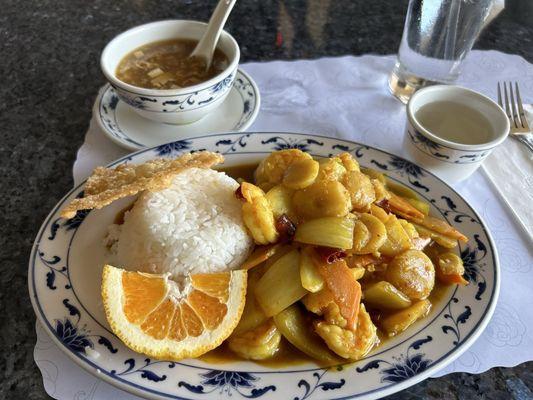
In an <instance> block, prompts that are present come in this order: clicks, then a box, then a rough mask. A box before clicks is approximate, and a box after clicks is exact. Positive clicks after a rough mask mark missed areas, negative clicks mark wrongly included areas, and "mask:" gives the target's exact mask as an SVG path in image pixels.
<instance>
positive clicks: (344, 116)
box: [34, 51, 533, 400]
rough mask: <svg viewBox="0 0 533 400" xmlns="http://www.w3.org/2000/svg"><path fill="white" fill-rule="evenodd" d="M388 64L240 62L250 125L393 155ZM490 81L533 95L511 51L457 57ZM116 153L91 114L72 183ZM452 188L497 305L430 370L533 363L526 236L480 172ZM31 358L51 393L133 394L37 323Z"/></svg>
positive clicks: (401, 115) (531, 79) (530, 257)
mask: <svg viewBox="0 0 533 400" xmlns="http://www.w3.org/2000/svg"><path fill="white" fill-rule="evenodd" d="M393 64H394V57H393V56H373V55H367V56H362V57H341V58H324V59H319V60H312V61H305V60H302V61H294V62H282V61H274V62H268V63H250V64H245V65H243V66H242V67H243V69H244V70H245V71H246V72H248V73H250V74H251V76H252V77H253V78H254V79H255V80H256V82H257V83H258V85H259V88H260V91H261V96H262V106H261V111H260V113H259V116H258V118H257V120H256V121H255V123H254V124H253V125H252V126H251V128H250V129H249V130H250V131H296V132H311V133H319V134H326V135H331V136H335V137H339V138H347V139H353V140H356V141H359V142H362V143H366V144H369V145H374V146H377V147H380V148H383V149H385V150H388V151H391V152H393V153H397V154H399V155H402V154H404V153H403V151H402V147H401V143H402V137H403V129H404V123H405V112H404V106H403V105H402V104H401V103H400V102H398V101H397V100H395V99H394V98H393V97H392V96H391V95H390V94H389V92H388V89H387V76H388V73H389V72H390V70H391V69H392V66H393ZM498 80H500V81H501V80H507V81H509V80H511V81H515V80H516V81H519V82H520V86H521V91H522V98H523V100H524V102H528V103H531V102H533V65H531V64H529V63H527V62H526V61H525V60H524V59H522V58H521V57H518V56H512V55H507V54H503V53H499V52H495V51H473V52H472V53H471V54H470V55H469V56H468V57H467V59H466V60H465V63H464V69H463V73H462V75H461V78H460V80H459V82H458V84H460V85H462V86H466V87H469V88H471V89H474V90H477V91H479V92H481V93H484V94H486V95H488V96H490V97H493V98H494V97H495V96H496V82H497V81H498ZM125 153H126V150H123V149H121V148H120V147H118V146H116V145H115V144H113V143H112V142H111V141H109V140H108V139H107V138H106V137H105V136H104V135H103V133H102V132H100V131H99V129H98V127H97V125H96V124H95V123H94V121H92V122H91V126H90V128H89V131H88V132H87V136H86V138H85V143H84V144H83V146H82V147H81V148H80V150H79V152H78V158H77V160H76V162H75V164H74V168H73V174H74V180H75V182H76V183H78V182H80V180H82V179H83V178H85V177H86V176H87V175H89V174H90V172H91V170H92V169H93V168H94V167H95V166H97V165H105V164H107V163H108V162H110V161H112V160H113V159H115V158H118V157H120V156H122V155H124V154H125ZM510 173H511V172H510ZM531 186H533V185H532V184H530V187H531ZM456 189H457V190H458V191H459V192H460V193H461V194H462V195H463V196H464V197H465V198H466V199H467V200H468V201H469V202H470V203H471V204H472V206H473V207H474V208H475V209H476V210H477V211H478V212H479V213H480V214H481V215H482V217H483V218H484V219H485V221H486V222H487V224H488V226H489V228H490V230H491V232H492V234H493V237H494V239H495V242H496V245H497V248H498V252H499V255H500V260H501V268H502V286H501V295H500V301H499V303H498V306H497V308H496V312H495V314H494V317H493V318H492V320H491V322H490V324H489V325H488V327H487V329H486V330H485V332H484V333H483V334H482V336H481V337H480V338H479V339H478V341H477V342H476V343H475V344H474V345H473V346H472V347H471V348H470V350H468V351H467V352H466V353H465V354H464V355H462V356H461V357H460V358H459V359H458V360H456V361H455V362H454V363H452V364H451V365H450V366H449V367H448V368H446V369H445V370H443V371H441V372H440V373H439V374H438V375H439V376H440V375H444V374H447V373H451V372H457V371H466V372H472V373H479V372H483V371H485V370H487V369H489V368H492V367H495V366H514V365H516V364H519V363H522V362H525V361H529V360H533V329H532V328H530V327H531V326H533V290H532V288H531V286H532V283H533V250H532V248H531V243H530V242H529V241H528V238H527V236H525V235H524V233H523V231H522V230H521V228H520V227H519V226H518V224H517V223H516V222H515V220H514V219H513V216H512V214H511V212H510V210H509V209H508V208H507V206H506V205H505V203H504V202H503V201H502V200H501V199H500V197H499V195H498V194H497V192H496V190H495V189H494V187H493V186H492V185H491V184H490V182H489V181H488V179H487V177H486V176H485V175H484V173H483V172H482V171H481V170H478V171H477V172H476V173H475V174H474V175H473V176H472V177H471V178H470V179H469V180H468V181H467V182H463V183H461V184H458V185H456ZM532 190H533V189H532ZM34 355H35V360H36V363H37V365H38V366H39V368H40V369H41V372H42V374H43V380H44V386H45V389H46V391H47V392H48V393H49V394H50V395H51V396H52V397H55V398H57V399H61V400H63V399H93V400H101V399H102V400H103V399H111V398H112V399H115V400H126V399H134V398H136V397H134V396H132V395H129V394H127V393H125V392H122V391H120V390H118V389H115V388H113V387H112V386H110V385H108V384H106V383H104V382H103V381H100V380H99V379H98V378H96V377H94V376H92V375H90V374H88V373H86V372H85V371H84V370H82V369H81V368H80V367H78V366H76V365H75V364H74V363H73V362H72V361H70V359H69V358H68V357H67V356H66V355H64V354H63V353H62V352H61V351H60V350H59V349H58V348H57V347H56V346H55V345H54V344H53V343H52V342H51V340H50V339H49V337H48V336H47V334H46V333H45V332H44V331H43V330H42V328H41V327H40V326H39V324H37V343H36V346H35V354H34Z"/></svg>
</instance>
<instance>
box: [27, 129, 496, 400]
mask: <svg viewBox="0 0 533 400" xmlns="http://www.w3.org/2000/svg"><path fill="white" fill-rule="evenodd" d="M285 148H299V149H301V150H303V151H307V152H309V153H311V154H313V155H315V156H319V157H326V156H329V155H330V154H333V153H337V152H340V151H348V152H350V153H352V154H353V155H354V156H355V157H356V158H357V159H358V160H359V162H360V163H361V164H362V165H364V166H369V167H373V168H377V169H379V170H381V171H385V172H386V173H387V174H388V175H389V176H390V177H391V178H393V179H395V180H396V181H398V182H400V183H402V184H405V185H407V186H409V187H410V188H412V189H413V190H416V191H417V192H418V194H419V195H421V196H422V197H423V198H425V199H426V200H427V201H428V202H430V204H431V205H432V209H433V211H434V212H435V213H439V214H440V215H442V216H443V218H445V219H447V220H448V221H449V222H450V223H451V224H453V225H454V226H458V227H459V228H460V229H461V230H463V231H465V233H466V234H467V235H469V236H470V237H471V238H472V243H469V244H468V245H467V246H462V247H461V248H460V256H461V258H462V259H463V262H464V264H465V269H466V276H467V279H468V280H469V282H470V285H468V286H467V287H466V288H454V289H451V290H450V291H449V293H447V296H446V297H445V301H444V302H443V304H442V305H441V304H439V307H438V310H436V311H435V312H433V313H432V314H431V316H430V317H428V319H427V320H424V321H422V322H423V323H422V324H419V325H417V327H416V329H414V328H413V330H412V331H411V330H409V331H407V332H405V334H402V335H399V337H398V338H397V340H396V339H395V341H393V342H392V343H391V344H390V345H389V344H385V345H384V348H378V349H377V350H376V351H375V352H373V353H371V354H370V355H369V356H368V357H367V358H365V359H363V360H360V361H358V362H356V363H354V364H353V365H352V364H351V365H346V366H344V367H342V368H340V370H337V371H335V370H332V369H323V368H319V367H313V366H312V365H307V366H302V367H301V368H293V369H289V370H272V369H268V368H266V369H265V368H260V367H259V366H255V365H254V364H252V363H240V364H239V365H237V366H235V367H233V366H232V364H230V367H229V368H227V367H224V366H222V368H221V366H220V365H205V363H204V364H202V363H199V362H195V361H194V360H193V361H187V360H186V361H182V362H170V361H160V360H151V359H149V358H146V357H145V356H143V355H141V354H137V353H134V352H132V351H131V350H129V349H127V348H126V347H125V346H124V345H123V344H122V343H121V342H120V341H119V340H118V339H117V338H116V337H115V336H114V335H113V334H112V333H111V332H110V331H109V330H108V329H107V327H106V326H103V325H101V324H100V323H99V322H98V320H97V318H95V317H94V316H92V315H91V313H90V312H89V311H88V310H87V308H86V307H85V306H84V304H83V303H82V302H81V301H80V298H79V297H78V295H77V294H76V289H77V285H79V282H78V283H77V282H73V281H72V279H71V272H72V271H71V270H70V268H72V265H71V260H70V259H69V256H70V252H71V248H74V247H76V246H77V244H76V241H75V239H76V233H77V232H78V230H79V229H81V228H83V224H84V221H86V219H87V218H88V217H90V216H91V213H92V212H88V211H80V212H78V213H77V215H76V216H75V217H74V218H72V219H69V220H64V219H61V218H59V217H58V211H59V209H60V208H61V207H62V205H63V204H64V203H66V202H67V201H69V200H70V199H72V198H74V197H75V196H82V195H83V191H82V190H83V184H81V185H78V186H77V187H76V188H74V189H73V190H72V191H71V192H70V193H69V194H67V195H66V196H65V197H64V198H63V199H62V200H61V201H60V202H59V203H58V204H57V205H56V207H55V208H54V210H53V211H52V213H51V214H50V215H49V216H48V217H47V219H46V221H45V223H44V224H43V226H42V227H41V229H40V231H39V234H38V235H37V238H36V241H35V244H34V247H33V251H32V255H31V258H30V265H29V275H28V279H29V287H30V292H31V299H32V304H33V306H34V309H35V311H36V314H37V316H38V318H39V320H40V322H41V323H42V324H43V326H44V327H45V330H47V332H48V333H49V334H50V335H51V336H52V337H53V339H54V340H55V342H56V343H57V344H58V345H59V347H60V348H61V349H62V350H63V351H65V352H66V353H67V354H68V355H69V356H70V357H71V358H72V359H73V360H75V361H76V362H77V363H78V364H79V365H81V366H82V367H83V368H85V369H87V370H88V371H90V372H91V373H93V374H96V375H98V376H99V377H102V378H103V379H105V380H106V381H108V382H110V383H112V384H115V385H117V386H119V387H120V388H122V389H124V390H128V391H131V392H132V393H135V394H140V395H145V396H147V395H148V396H151V397H153V398H173V399H193V398H194V399H199V398H206V399H207V398H209V399H210V398H226V397H231V396H238V397H245V398H259V397H261V398H262V399H271V398H279V395H281V393H283V396H284V397H286V398H294V399H308V398H323V397H327V398H335V399H345V398H375V397H378V396H383V395H386V394H390V393H393V392H395V391H398V390H401V389H402V388H405V387H407V386H409V385H412V384H414V383H416V382H418V381H419V380H421V379H423V378H425V377H427V376H429V375H430V374H432V373H434V372H435V371H436V370H437V369H440V368H442V367H444V366H445V365H446V364H447V363H449V362H451V361H452V360H453V359H454V358H455V357H457V356H458V355H460V354H461V353H462V352H463V351H464V350H466V348H467V347H468V346H469V345H470V344H471V343H472V342H473V340H474V339H475V337H476V336H477V335H479V333H480V332H481V330H482V329H483V328H484V326H485V325H486V323H487V322H488V319H489V318H490V315H491V314H492V311H493V309H494V306H495V302H496V299H497V294H498V289H499V271H498V260H497V254H496V251H495V247H494V244H493V241H492V239H491V237H490V234H489V233H488V231H487V230H486V228H485V225H484V223H483V221H482V220H481V218H480V217H479V216H478V215H477V214H476V212H475V211H474V210H473V209H472V208H471V207H469V206H468V204H467V203H466V202H465V201H464V200H463V199H462V198H461V197H460V196H459V195H458V194H457V193H456V192H454V191H453V189H451V188H449V187H448V186H447V185H445V184H444V183H443V182H442V181H440V180H439V179H438V178H436V177H435V176H433V175H431V174H430V173H429V172H427V171H425V170H423V169H422V168H420V167H418V166H417V165H415V164H413V163H411V162H409V161H407V160H405V159H402V158H400V157H397V156H394V155H392V154H390V153H387V152H384V151H381V150H378V149H374V148H371V147H369V146H365V145H361V144H358V143H355V142H350V141H346V140H341V139H335V138H329V137H323V136H317V135H305V134H295V133H246V134H239V133H228V134H219V135H207V136H203V137H196V138H191V139H185V140H181V141H177V142H173V143H168V144H165V145H161V146H157V147H154V148H150V149H144V150H141V151H139V152H137V153H134V154H131V155H128V156H126V157H124V158H121V159H119V160H117V161H115V162H114V163H112V164H111V166H114V165H117V164H120V163H124V162H143V161H145V160H147V159H151V158H154V157H169V156H170V157H173V156H177V155H179V154H180V153H183V152H187V151H198V150H203V149H209V150H213V151H219V152H220V153H222V154H225V155H226V159H227V160H228V162H232V161H235V160H237V161H238V159H239V158H241V157H250V156H253V155H256V156H257V157H262V156H264V155H265V154H268V153H269V152H271V151H273V150H279V149H285ZM95 349H97V350H98V352H99V353H102V354H104V355H105V357H103V358H105V359H106V360H107V361H105V362H104V363H102V362H101V361H98V359H97V360H94V359H92V358H91V355H90V353H91V350H95ZM97 371H98V372H97ZM178 371H179V372H178ZM357 377H361V378H364V379H357ZM354 378H356V379H354ZM285 395H287V396H285Z"/></svg>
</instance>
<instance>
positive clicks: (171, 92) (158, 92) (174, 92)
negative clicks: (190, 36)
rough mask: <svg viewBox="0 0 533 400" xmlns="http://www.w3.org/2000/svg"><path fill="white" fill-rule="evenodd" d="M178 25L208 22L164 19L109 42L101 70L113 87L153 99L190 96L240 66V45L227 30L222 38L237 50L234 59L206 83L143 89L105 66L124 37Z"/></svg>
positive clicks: (102, 55) (102, 59) (103, 55)
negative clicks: (225, 38) (124, 79)
mask: <svg viewBox="0 0 533 400" xmlns="http://www.w3.org/2000/svg"><path fill="white" fill-rule="evenodd" d="M176 23H187V24H191V25H202V26H207V23H206V22H202V21H196V20H190V19H164V20H159V21H152V22H148V23H146V24H141V25H136V26H134V27H132V28H130V29H127V30H125V31H123V32H121V33H119V34H118V35H116V36H114V37H113V38H112V39H111V40H109V41H108V42H107V44H106V45H105V47H104V49H103V50H102V53H101V55H100V69H101V70H102V73H103V74H104V76H105V77H106V79H107V80H108V81H109V82H110V83H111V85H112V86H114V87H119V88H120V89H122V90H125V91H127V92H130V93H135V94H140V95H147V96H153V97H158V96H164V97H167V96H181V95H183V94H188V93H191V92H199V91H202V90H205V89H208V88H209V87H211V86H213V85H215V84H217V83H218V82H221V81H222V80H223V79H225V77H226V76H228V75H229V74H231V73H232V72H233V71H234V70H235V69H236V68H237V67H238V66H239V61H240V55H241V54H240V48H239V44H238V43H237V41H236V40H235V38H234V37H233V36H232V35H231V34H230V33H229V32H228V31H226V30H222V33H221V36H222V35H224V36H225V37H227V38H228V39H229V41H230V43H231V44H232V46H233V47H234V49H235V55H234V57H233V58H232V59H231V60H230V63H229V64H228V66H227V67H226V68H225V69H224V70H223V71H222V72H220V73H219V74H217V75H215V76H214V77H213V78H211V79H208V80H207V81H205V82H201V83H198V84H196V85H192V86H187V87H184V88H179V89H148V88H142V87H139V86H134V85H130V84H129V83H126V82H124V81H121V80H120V79H118V78H117V77H116V75H115V72H114V71H109V69H108V68H107V66H106V65H105V60H106V57H107V56H108V54H109V51H110V50H109V49H110V47H111V44H112V43H116V42H117V41H119V40H122V39H124V37H126V36H127V35H129V34H131V33H132V32H135V31H138V30H142V29H146V28H149V27H152V26H155V25H164V24H168V25H173V24H176ZM131 50H133V49H131ZM131 50H130V51H131Z"/></svg>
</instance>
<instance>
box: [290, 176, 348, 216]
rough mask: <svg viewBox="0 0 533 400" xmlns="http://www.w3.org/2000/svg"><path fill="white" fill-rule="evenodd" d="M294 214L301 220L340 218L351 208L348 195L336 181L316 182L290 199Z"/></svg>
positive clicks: (298, 191)
mask: <svg viewBox="0 0 533 400" xmlns="http://www.w3.org/2000/svg"><path fill="white" fill-rule="evenodd" d="M292 204H293V206H294V210H295V212H296V214H297V215H298V216H299V217H301V218H303V219H309V218H319V217H342V216H344V215H346V214H348V213H349V212H350V210H351V208H352V203H351V201H350V194H349V193H348V191H347V190H346V188H345V187H344V186H343V185H342V184H341V183H340V182H337V181H330V180H321V181H317V182H315V183H314V184H312V185H311V186H308V187H307V188H305V189H302V190H297V191H296V192H295V193H294V196H293V197H292Z"/></svg>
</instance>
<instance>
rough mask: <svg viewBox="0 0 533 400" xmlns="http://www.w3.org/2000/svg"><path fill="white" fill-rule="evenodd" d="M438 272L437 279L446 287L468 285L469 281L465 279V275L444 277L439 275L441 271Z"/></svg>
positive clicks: (437, 270)
mask: <svg viewBox="0 0 533 400" xmlns="http://www.w3.org/2000/svg"><path fill="white" fill-rule="evenodd" d="M436 272H437V279H438V280H439V281H441V282H442V283H444V284H445V285H453V284H457V285H463V286H465V285H468V281H467V280H466V279H465V278H464V277H463V275H460V274H449V275H443V274H441V273H439V269H438V268H437V269H436Z"/></svg>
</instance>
